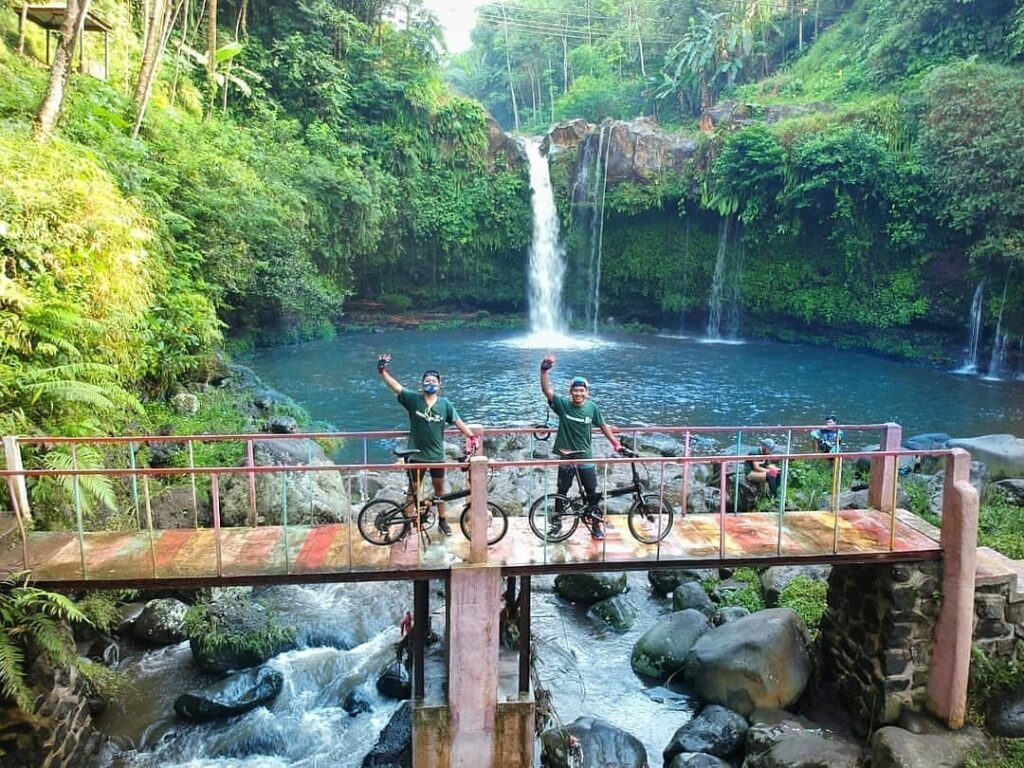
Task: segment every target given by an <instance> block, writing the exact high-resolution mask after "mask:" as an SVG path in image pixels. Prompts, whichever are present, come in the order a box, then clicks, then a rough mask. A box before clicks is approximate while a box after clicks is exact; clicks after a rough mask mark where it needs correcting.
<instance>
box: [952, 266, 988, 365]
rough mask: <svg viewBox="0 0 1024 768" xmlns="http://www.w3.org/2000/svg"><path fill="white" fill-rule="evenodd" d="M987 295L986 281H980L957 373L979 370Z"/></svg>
mask: <svg viewBox="0 0 1024 768" xmlns="http://www.w3.org/2000/svg"><path fill="white" fill-rule="evenodd" d="M984 295H985V281H984V280H982V281H981V282H980V283H978V287H977V288H975V289H974V298H973V299H972V300H971V316H970V318H969V320H968V323H967V346H966V348H965V349H964V361H963V364H962V365H961V366H960V367H959V368H957V370H956V372H957V373H977V372H978V350H979V347H980V342H981V308H982V300H983V298H984Z"/></svg>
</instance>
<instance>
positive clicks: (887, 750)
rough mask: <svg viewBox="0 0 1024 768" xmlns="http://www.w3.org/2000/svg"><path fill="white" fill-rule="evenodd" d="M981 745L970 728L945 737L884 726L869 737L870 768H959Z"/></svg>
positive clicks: (951, 732) (977, 736) (950, 733)
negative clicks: (968, 755)
mask: <svg viewBox="0 0 1024 768" xmlns="http://www.w3.org/2000/svg"><path fill="white" fill-rule="evenodd" d="M984 745H985V737H984V736H982V734H981V732H980V731H979V730H978V729H977V728H974V727H973V726H968V727H966V728H963V729H962V730H959V731H947V732H946V733H926V734H917V733H911V732H910V731H905V730H903V729H902V728H897V727H896V726H894V725H888V726H885V727H884V728H879V729H878V730H877V731H875V734H874V736H872V737H871V765H872V768H960V766H962V765H963V764H964V759H965V758H966V757H967V754H968V753H969V752H971V751H972V750H975V749H981V748H983V747H984Z"/></svg>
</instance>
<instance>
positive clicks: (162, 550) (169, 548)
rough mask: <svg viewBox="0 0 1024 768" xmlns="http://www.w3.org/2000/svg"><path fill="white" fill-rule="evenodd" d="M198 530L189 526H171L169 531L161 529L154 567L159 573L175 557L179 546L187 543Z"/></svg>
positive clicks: (179, 548)
mask: <svg viewBox="0 0 1024 768" xmlns="http://www.w3.org/2000/svg"><path fill="white" fill-rule="evenodd" d="M196 533H198V531H195V530H193V529H191V528H173V529H171V530H169V531H162V532H161V533H160V538H159V540H158V542H157V547H156V569H157V572H158V573H159V572H160V571H162V570H164V569H165V568H167V567H168V566H170V564H171V563H173V562H174V558H175V557H177V555H178V552H180V551H181V548H182V547H184V546H185V544H187V543H188V541H189V539H191V538H192V537H193V536H194V535H195V534H196Z"/></svg>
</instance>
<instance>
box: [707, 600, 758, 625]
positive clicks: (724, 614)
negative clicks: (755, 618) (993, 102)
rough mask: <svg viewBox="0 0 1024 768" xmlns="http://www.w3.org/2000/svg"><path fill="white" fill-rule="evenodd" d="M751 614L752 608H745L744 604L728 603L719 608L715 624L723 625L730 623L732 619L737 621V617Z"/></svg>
mask: <svg viewBox="0 0 1024 768" xmlns="http://www.w3.org/2000/svg"><path fill="white" fill-rule="evenodd" d="M749 615H750V609H749V608H745V607H743V606H742V605H726V606H723V607H721V608H719V609H718V612H717V613H716V614H715V619H714V621H715V625H716V626H719V627H720V626H721V625H723V624H728V623H729V622H730V621H736V619H742V618H743V617H744V616H749Z"/></svg>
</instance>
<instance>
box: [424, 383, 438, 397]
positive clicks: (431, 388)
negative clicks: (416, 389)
mask: <svg viewBox="0 0 1024 768" xmlns="http://www.w3.org/2000/svg"><path fill="white" fill-rule="evenodd" d="M440 388H441V386H440V385H439V384H434V383H433V382H430V383H429V384H424V385H423V391H424V392H426V393H427V394H428V395H433V394H436V393H437V390H439V389H440Z"/></svg>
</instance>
